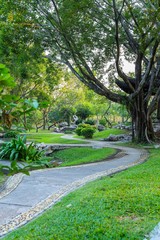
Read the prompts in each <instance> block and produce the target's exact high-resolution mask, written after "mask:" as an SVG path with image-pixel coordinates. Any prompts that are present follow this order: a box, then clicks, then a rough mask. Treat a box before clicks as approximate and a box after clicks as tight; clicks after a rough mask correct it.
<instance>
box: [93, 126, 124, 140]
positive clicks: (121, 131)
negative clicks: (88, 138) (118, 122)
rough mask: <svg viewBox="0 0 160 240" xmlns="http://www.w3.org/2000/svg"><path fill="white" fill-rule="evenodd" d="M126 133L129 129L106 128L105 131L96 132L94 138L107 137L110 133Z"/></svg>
mask: <svg viewBox="0 0 160 240" xmlns="http://www.w3.org/2000/svg"><path fill="white" fill-rule="evenodd" d="M125 133H127V131H126V130H124V129H116V128H112V129H107V130H104V131H101V132H96V133H95V134H94V135H93V139H97V140H98V139H103V138H107V137H109V135H110V134H113V135H119V134H125Z"/></svg>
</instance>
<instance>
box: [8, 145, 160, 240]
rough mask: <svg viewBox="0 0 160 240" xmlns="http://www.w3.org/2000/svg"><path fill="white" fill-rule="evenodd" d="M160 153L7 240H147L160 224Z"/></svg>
mask: <svg viewBox="0 0 160 240" xmlns="http://www.w3.org/2000/svg"><path fill="white" fill-rule="evenodd" d="M159 154H160V150H159V149H156V150H152V151H151V157H150V159H149V161H147V162H146V163H144V164H142V165H139V166H136V167H133V168H131V169H129V170H127V171H124V172H121V173H119V174H116V175H114V176H113V177H105V178H102V179H101V180H97V181H94V182H92V183H89V184H87V185H86V186H84V187H83V188H81V189H79V190H77V191H75V192H73V193H71V194H69V195H68V196H66V197H65V198H63V200H62V201H61V202H59V203H57V204H56V205H55V206H54V207H52V208H51V209H49V210H48V211H47V212H46V213H44V214H43V215H42V216H40V217H39V218H38V219H36V220H34V221H33V222H31V223H29V224H27V225H26V226H24V227H22V228H21V229H19V230H17V231H15V232H13V233H11V234H9V235H8V236H7V237H6V238H4V239H6V240H11V239H14V240H15V239H18V240H24V239H26V240H29V239H34V240H41V239H43V240H53V239H54V240H70V239H72V240H81V239H90V240H94V239H95V240H142V239H144V236H145V234H146V233H149V232H150V231H151V230H152V229H153V228H154V226H155V225H156V224H157V223H158V222H159V216H160V204H159V199H160V188H159V182H160V160H159Z"/></svg>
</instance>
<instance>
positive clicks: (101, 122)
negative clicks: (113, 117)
mask: <svg viewBox="0 0 160 240" xmlns="http://www.w3.org/2000/svg"><path fill="white" fill-rule="evenodd" d="M99 124H100V125H103V126H104V127H105V126H106V124H107V121H106V119H104V118H102V119H100V120H99Z"/></svg>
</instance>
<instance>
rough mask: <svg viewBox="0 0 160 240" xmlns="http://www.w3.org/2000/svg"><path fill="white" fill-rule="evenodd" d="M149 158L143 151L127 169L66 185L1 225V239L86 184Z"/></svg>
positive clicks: (92, 176)
mask: <svg viewBox="0 0 160 240" xmlns="http://www.w3.org/2000/svg"><path fill="white" fill-rule="evenodd" d="M147 157H148V153H147V151H145V150H143V152H142V154H141V157H140V159H139V160H137V161H136V162H134V163H132V164H128V165H126V166H125V167H124V166H120V167H118V168H113V169H110V170H106V171H102V172H99V173H96V174H92V175H90V176H87V177H85V178H83V179H81V180H78V181H75V182H73V183H71V184H69V185H66V186H65V187H63V188H62V189H61V190H60V191H59V192H57V193H56V194H52V195H50V196H49V197H47V198H46V199H45V200H43V201H41V202H39V203H38V204H37V205H35V206H34V207H32V208H31V209H30V210H28V211H27V212H25V213H22V214H20V215H18V216H16V217H15V218H14V219H12V220H11V221H10V222H8V223H7V224H3V225H0V237H3V236H4V235H6V234H7V233H9V232H11V231H13V230H15V229H16V228H18V227H20V226H22V225H24V224H26V223H28V222H29V221H31V220H32V219H34V218H36V217H37V216H39V215H40V214H42V213H43V212H44V211H45V210H47V209H48V208H50V207H51V206H53V205H54V204H55V203H57V202H58V201H60V200H61V199H62V198H63V197H64V196H66V195H68V194H69V193H70V192H73V191H74V190H76V189H78V188H80V187H82V186H84V185H85V184H86V183H89V182H91V181H94V180H96V179H99V178H101V177H105V176H109V175H112V174H115V173H118V172H121V171H123V170H127V169H128V168H130V167H133V166H136V165H138V164H141V163H143V162H145V161H146V159H147ZM19 178H21V180H22V178H23V176H19ZM18 184H19V183H18ZM18 184H17V185H18ZM14 189H15V188H14ZM12 190H13V189H12Z"/></svg>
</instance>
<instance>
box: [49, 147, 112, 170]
mask: <svg viewBox="0 0 160 240" xmlns="http://www.w3.org/2000/svg"><path fill="white" fill-rule="evenodd" d="M115 153H116V150H115V149H113V148H102V149H94V148H90V147H85V148H84V147H83V148H78V147H76V148H70V149H65V150H61V151H58V152H55V153H53V155H52V156H53V158H55V159H56V160H57V159H58V160H59V161H62V164H61V165H60V166H62V167H64V166H73V165H78V164H84V163H91V162H97V161H102V160H106V159H107V158H108V157H110V156H112V155H113V154H115Z"/></svg>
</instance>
